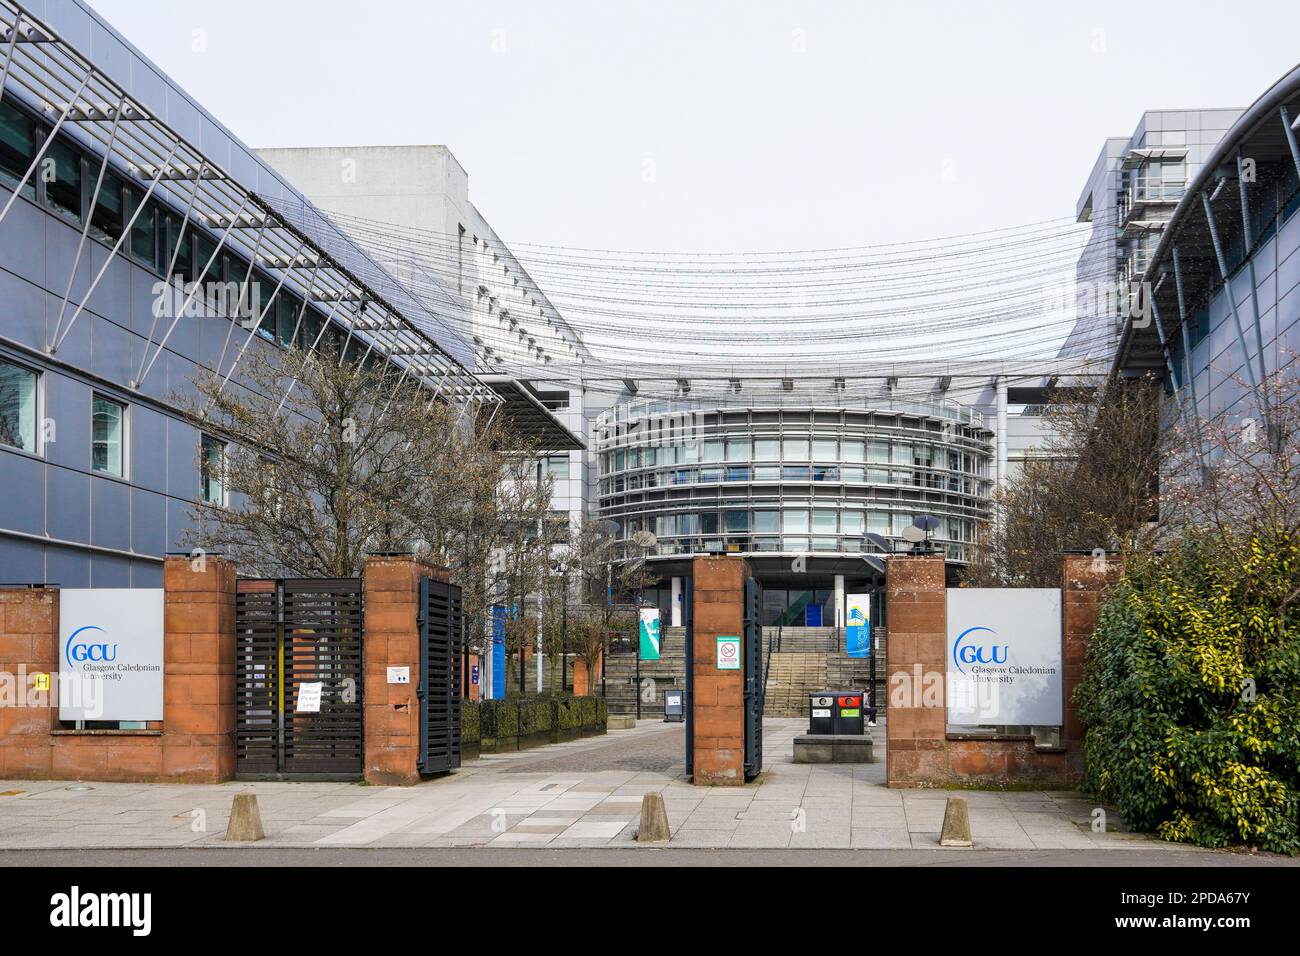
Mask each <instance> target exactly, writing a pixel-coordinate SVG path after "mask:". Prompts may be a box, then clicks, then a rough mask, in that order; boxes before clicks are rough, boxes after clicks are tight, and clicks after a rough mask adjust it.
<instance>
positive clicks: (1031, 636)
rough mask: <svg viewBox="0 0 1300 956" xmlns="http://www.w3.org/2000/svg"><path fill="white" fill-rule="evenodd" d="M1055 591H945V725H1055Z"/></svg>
mask: <svg viewBox="0 0 1300 956" xmlns="http://www.w3.org/2000/svg"><path fill="white" fill-rule="evenodd" d="M1061 658H1062V643H1061V592H1060V591H1059V590H1058V589H1056V588H953V589H951V590H949V591H948V647H947V660H948V665H947V687H948V695H947V696H948V701H947V704H948V723H949V724H960V725H963V726H1003V725H1016V726H1034V727H1059V726H1060V725H1061V724H1062V723H1063V722H1064V707H1065V701H1064V697H1063V690H1062V684H1061V672H1062V660H1061Z"/></svg>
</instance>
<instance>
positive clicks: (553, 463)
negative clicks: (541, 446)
mask: <svg viewBox="0 0 1300 956" xmlns="http://www.w3.org/2000/svg"><path fill="white" fill-rule="evenodd" d="M546 473H547V474H548V475H550V476H551V477H552V478H568V477H569V456H568V455H567V454H564V455H549V456H547V459H546Z"/></svg>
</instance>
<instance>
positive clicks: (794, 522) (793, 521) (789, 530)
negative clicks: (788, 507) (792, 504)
mask: <svg viewBox="0 0 1300 956" xmlns="http://www.w3.org/2000/svg"><path fill="white" fill-rule="evenodd" d="M781 530H782V531H783V532H784V533H786V534H806V533H807V532H808V512H807V511H803V510H799V511H783V512H781Z"/></svg>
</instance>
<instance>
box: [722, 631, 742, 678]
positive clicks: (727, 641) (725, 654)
mask: <svg viewBox="0 0 1300 956" xmlns="http://www.w3.org/2000/svg"><path fill="white" fill-rule="evenodd" d="M718 670H720V671H738V670H740V638H739V637H719V638H718Z"/></svg>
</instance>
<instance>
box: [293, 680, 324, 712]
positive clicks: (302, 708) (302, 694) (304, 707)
mask: <svg viewBox="0 0 1300 956" xmlns="http://www.w3.org/2000/svg"><path fill="white" fill-rule="evenodd" d="M324 686H325V684H324V682H323V681H312V682H311V683H307V684H299V685H298V704H297V706H296V707H294V710H295V711H296V712H297V713H300V714H319V713H320V698H321V689H322V688H323V687H324Z"/></svg>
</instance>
